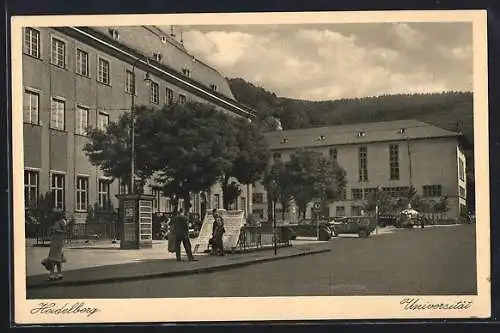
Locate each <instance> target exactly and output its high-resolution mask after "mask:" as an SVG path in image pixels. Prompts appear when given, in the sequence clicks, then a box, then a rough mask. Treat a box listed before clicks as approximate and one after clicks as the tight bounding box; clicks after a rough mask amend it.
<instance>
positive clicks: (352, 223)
mask: <svg viewBox="0 0 500 333" xmlns="http://www.w3.org/2000/svg"><path fill="white" fill-rule="evenodd" d="M376 224H377V220H376V219H375V218H374V217H370V216H353V217H341V218H335V219H333V220H332V221H330V222H329V223H328V226H329V228H330V230H331V233H332V236H338V235H339V234H357V235H358V236H359V237H361V238H364V237H368V236H370V234H371V233H372V232H373V231H374V230H375V228H376Z"/></svg>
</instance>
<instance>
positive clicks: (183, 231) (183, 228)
mask: <svg viewBox="0 0 500 333" xmlns="http://www.w3.org/2000/svg"><path fill="white" fill-rule="evenodd" d="M172 227H173V229H174V230H173V234H174V237H175V257H176V259H177V261H181V243H182V244H183V246H184V250H185V251H186V254H187V257H188V259H189V261H194V257H193V253H192V252H191V241H190V240H189V226H188V219H187V217H186V215H184V211H183V209H182V208H181V209H180V210H179V212H178V213H177V215H176V216H175V217H174V218H173V219H172Z"/></svg>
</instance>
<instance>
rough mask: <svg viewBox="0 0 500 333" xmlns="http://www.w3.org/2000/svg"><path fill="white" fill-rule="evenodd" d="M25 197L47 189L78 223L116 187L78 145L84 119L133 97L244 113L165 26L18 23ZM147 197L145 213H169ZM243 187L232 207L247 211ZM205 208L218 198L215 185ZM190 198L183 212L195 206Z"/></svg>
mask: <svg viewBox="0 0 500 333" xmlns="http://www.w3.org/2000/svg"><path fill="white" fill-rule="evenodd" d="M23 36H24V37H23V38H24V43H23V48H24V52H23V59H22V66H23V89H24V103H23V109H24V110H23V113H24V165H25V175H24V184H25V204H26V206H30V205H31V204H33V203H34V202H35V201H36V200H37V198H38V196H39V194H44V193H46V192H48V191H52V192H53V193H54V194H55V197H54V205H55V207H56V208H60V209H64V210H66V211H67V212H69V213H70V214H71V215H73V216H74V217H75V220H76V221H77V222H83V221H85V218H86V215H87V214H86V213H87V211H88V208H89V207H90V206H92V205H94V204H95V203H97V204H99V205H102V204H104V203H105V202H107V201H108V200H111V203H112V204H113V206H114V207H117V200H116V197H115V195H116V194H117V193H124V192H126V191H127V189H126V185H124V184H119V182H118V181H116V180H115V181H111V179H109V178H107V177H105V176H104V175H103V173H102V172H101V171H100V170H99V169H98V168H97V167H95V166H93V165H91V164H90V162H89V160H88V158H87V157H86V156H85V154H84V152H83V147H84V145H85V143H86V142H87V140H88V138H87V136H86V131H85V129H86V128H87V126H96V127H99V128H101V129H103V128H105V127H106V126H107V125H108V123H109V122H110V121H114V120H117V119H118V117H119V116H120V114H122V113H123V112H126V111H129V110H130V109H131V105H132V94H134V97H135V104H136V105H154V106H158V107H160V106H162V105H163V104H169V103H186V101H190V100H191V101H198V102H205V103H209V104H211V105H214V106H215V107H217V108H219V109H221V110H223V111H225V112H228V113H230V114H232V115H235V116H241V117H246V118H249V119H251V118H253V117H254V112H253V110H251V109H249V108H248V107H245V106H244V105H241V104H240V103H238V102H237V101H236V100H235V99H234V97H233V95H232V93H231V90H230V88H229V85H228V83H227V81H226V80H225V78H224V77H223V76H222V75H221V74H220V73H218V72H217V71H216V70H215V69H214V68H212V67H210V66H209V65H207V64H205V63H203V62H201V61H200V60H199V59H196V58H195V57H193V56H192V55H190V54H189V53H188V51H187V50H186V49H185V48H184V45H183V44H182V42H181V41H179V40H178V39H177V38H176V37H175V35H174V34H171V33H166V32H164V31H163V30H161V29H159V28H157V27H154V26H134V27H60V28H36V27H33V28H25V29H24V31H23ZM146 192H149V193H151V194H153V195H154V196H155V198H156V199H155V201H154V209H155V211H164V212H166V211H170V209H171V208H170V204H169V200H168V198H165V197H162V196H161V194H160V191H159V190H158V189H156V188H154V187H148V188H147V189H146ZM248 197H250V198H251V188H247V190H246V191H243V194H242V195H241V198H240V199H239V200H238V202H239V203H240V207H238V208H239V209H244V210H245V211H248V210H250V209H251V200H246V198H248ZM210 198H211V200H209V206H211V205H212V206H216V207H217V206H220V205H221V200H222V195H221V194H220V189H217V188H215V189H214V191H212V193H211V195H210ZM199 210H200V198H199V197H198V196H195V197H194V205H193V211H194V212H199Z"/></svg>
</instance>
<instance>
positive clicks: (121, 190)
mask: <svg viewBox="0 0 500 333" xmlns="http://www.w3.org/2000/svg"><path fill="white" fill-rule="evenodd" d="M127 193H128V184H127V183H123V182H122V181H120V185H119V186H118V194H127Z"/></svg>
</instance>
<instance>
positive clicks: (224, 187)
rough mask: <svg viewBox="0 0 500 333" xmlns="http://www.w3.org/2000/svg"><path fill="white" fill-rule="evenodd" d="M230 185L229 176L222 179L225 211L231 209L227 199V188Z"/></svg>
mask: <svg viewBox="0 0 500 333" xmlns="http://www.w3.org/2000/svg"><path fill="white" fill-rule="evenodd" d="M228 184H229V176H228V175H224V179H222V206H223V207H224V209H226V210H228V209H229V200H228V199H227V186H228Z"/></svg>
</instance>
